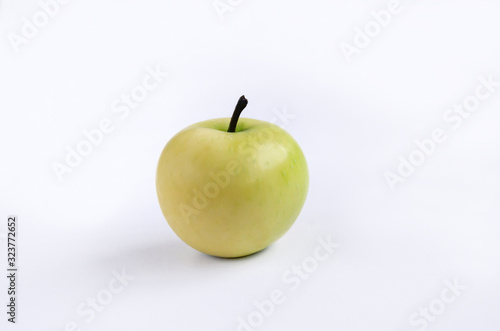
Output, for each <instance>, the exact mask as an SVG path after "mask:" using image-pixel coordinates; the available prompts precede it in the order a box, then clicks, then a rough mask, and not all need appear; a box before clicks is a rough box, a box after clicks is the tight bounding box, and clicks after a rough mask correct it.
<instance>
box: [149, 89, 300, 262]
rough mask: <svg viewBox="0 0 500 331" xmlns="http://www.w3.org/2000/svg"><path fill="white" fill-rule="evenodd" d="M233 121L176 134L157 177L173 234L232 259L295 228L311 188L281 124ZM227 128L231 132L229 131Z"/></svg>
mask: <svg viewBox="0 0 500 331" xmlns="http://www.w3.org/2000/svg"><path fill="white" fill-rule="evenodd" d="M247 103H248V101H247V100H246V98H245V97H244V96H242V97H241V98H240V100H239V101H238V104H237V105H236V108H235V110H234V113H233V117H232V118H231V119H229V118H219V119H213V120H207V121H204V122H199V123H196V124H193V125H191V126H188V127H187V128H185V129H184V130H182V131H180V132H179V133H177V134H176V135H175V136H174V137H173V138H172V139H171V140H170V141H169V142H168V143H167V145H166V146H165V148H164V149H163V151H162V153H161V156H160V159H159V161H158V168H157V172H156V191H157V194H158V200H159V203H160V207H161V210H162V212H163V215H164V216H165V218H166V220H167V222H168V224H169V225H170V226H171V228H172V229H173V230H174V232H175V233H176V234H177V235H178V236H179V237H180V238H181V239H182V240H183V241H184V242H185V243H187V244H188V245H190V246H191V247H193V248H195V249H197V250H198V251H200V252H203V253H206V254H209V255H214V256H219V257H226V258H234V257H241V256H246V255H250V254H253V253H256V252H258V251H260V250H262V249H264V248H266V247H268V246H269V245H271V244H272V243H273V242H275V241H276V240H278V239H279V238H280V237H281V236H283V235H284V234H285V232H287V231H288V229H290V227H291V226H292V225H293V223H294V222H295V220H296V219H297V217H298V216H299V213H300V211H301V209H302V206H303V205H304V202H305V200H306V196H307V190H308V187H309V173H308V168H307V163H306V159H305V157H304V154H303V152H302V150H301V149H300V147H299V145H298V144H297V142H296V141H295V140H294V139H293V138H292V136H291V135H290V134H288V133H287V132H286V131H285V130H283V129H282V128H280V127H279V126H277V125H275V124H271V123H269V122H264V121H260V120H256V119H250V118H241V119H240V118H239V116H240V114H241V111H242V110H243V109H244V108H245V107H246V105H247ZM228 123H229V126H228Z"/></svg>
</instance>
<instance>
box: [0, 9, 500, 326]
mask: <svg viewBox="0 0 500 331" xmlns="http://www.w3.org/2000/svg"><path fill="white" fill-rule="evenodd" d="M233 3H237V1H233ZM387 4H388V2H385V1H372V2H370V3H363V2H360V1H352V2H349V3H347V1H329V2H327V1H309V2H304V1H291V0H287V1H284V0H282V1H262V0H256V1H241V3H240V4H239V5H237V6H236V8H235V9H234V10H233V11H232V12H228V13H227V14H226V15H225V19H224V20H221V19H220V18H219V17H218V16H217V13H216V11H215V10H214V8H213V6H212V2H211V1H210V0H207V1H175V2H174V1H166V2H161V1H104V2H103V1H76V0H75V1H70V2H69V3H68V4H66V5H64V6H63V7H62V8H60V11H59V12H58V13H57V15H56V16H55V17H54V18H51V19H50V22H49V24H48V25H47V26H46V27H44V28H43V29H40V31H39V33H38V35H36V36H35V37H34V38H33V39H32V40H30V41H29V43H28V44H27V45H23V46H22V47H21V51H20V52H19V53H15V52H14V50H13V47H12V46H11V44H10V43H9V41H8V39H7V35H8V33H9V32H16V33H19V31H20V29H21V26H22V24H23V21H22V17H28V18H29V17H31V16H32V15H33V14H34V13H36V12H37V11H39V6H38V4H37V2H36V1H31V0H30V1H28V0H23V1H19V3H17V2H14V1H6V0H4V2H3V10H2V18H1V28H0V36H1V39H0V40H1V41H0V57H1V61H0V84H1V85H0V112H1V113H0V123H1V130H0V152H1V159H0V183H1V186H0V187H1V189H0V201H1V204H0V217H1V218H2V219H3V220H5V221H2V224H5V222H6V219H7V216H8V215H11V214H14V215H17V216H18V217H19V222H20V242H19V246H20V260H19V265H20V276H19V284H18V286H19V291H20V294H19V297H18V300H19V305H20V306H19V316H18V323H17V324H16V325H11V324H10V323H7V322H6V314H5V313H4V309H5V308H2V311H1V314H0V316H2V317H1V321H0V325H1V329H2V330H47V331H49V330H50V331H56V330H65V327H66V325H67V324H68V323H70V322H72V321H74V322H76V323H77V324H78V325H79V326H80V327H81V329H82V330H97V331H100V330H236V329H237V328H238V318H239V317H241V318H245V319H246V318H247V317H248V315H249V314H251V313H252V312H253V311H254V310H255V307H254V306H253V302H254V301H259V302H260V301H262V300H264V299H268V298H269V297H270V295H271V293H272V292H273V291H274V290H275V289H281V290H282V291H283V293H284V294H285V296H286V299H285V302H284V303H283V304H281V305H279V306H277V307H276V309H275V311H274V312H273V313H272V314H271V315H270V316H269V317H265V318H264V321H263V324H262V325H261V326H259V327H258V328H255V329H256V330H346V331H358V330H381V331H382V330H384V331H387V330H394V331H396V330H398V331H400V330H418V329H419V327H418V326H412V325H410V324H409V319H410V317H411V316H412V314H414V313H416V312H418V310H419V307H427V306H428V305H429V304H430V303H431V302H433V300H437V299H439V298H440V296H441V292H442V290H443V289H445V288H446V285H445V280H446V279H449V280H450V281H453V280H455V279H456V280H457V281H458V282H459V284H462V285H464V286H466V289H465V290H463V291H462V292H461V295H460V296H459V297H457V298H456V300H455V301H454V302H452V303H449V304H447V305H446V306H445V310H444V312H442V313H441V314H438V315H439V316H437V317H436V318H435V321H433V322H432V323H429V324H428V327H427V329H428V330H484V331H497V330H499V329H500V320H499V318H498V311H499V309H500V285H499V282H498V279H499V278H500V242H499V238H500V218H499V215H500V207H499V204H498V199H499V198H500V189H499V187H500V174H499V169H500V156H499V145H500V131H499V130H498V128H499V124H500V112H499V111H498V109H499V107H500V88H498V90H497V91H496V92H495V93H494V94H493V95H492V96H491V97H490V98H489V99H488V100H486V101H483V102H481V104H480V106H479V108H478V109H477V111H475V112H474V113H473V114H472V116H471V117H470V118H468V119H466V120H464V122H463V124H462V126H461V127H460V128H459V129H457V130H455V129H453V128H452V127H451V126H450V124H449V123H446V122H444V120H443V118H442V116H443V113H445V111H446V110H447V109H449V108H450V107H452V106H453V105H454V104H456V103H460V102H462V101H463V100H464V99H465V98H466V97H467V96H469V95H472V94H473V93H474V89H475V88H476V86H477V85H478V84H479V81H478V77H479V76H481V75H482V76H484V77H487V76H488V75H490V74H492V75H493V78H494V79H495V80H496V81H500V64H499V62H498V59H499V58H500V43H499V39H498V31H500V21H499V20H498V12H499V10H500V4H498V3H496V2H493V1H471V0H469V1H465V0H464V1H451V0H448V1H440V2H439V3H436V2H435V1H429V0H427V1H404V2H402V5H401V6H402V11H401V13H400V14H397V15H395V16H394V17H393V19H392V21H391V22H390V24H389V25H388V26H387V27H385V28H384V29H383V30H382V31H381V32H380V34H379V35H378V36H376V37H375V38H373V40H372V42H371V44H370V45H369V46H368V47H366V48H364V49H362V50H361V52H360V54H358V55H355V56H353V58H352V62H351V63H350V64H348V63H347V61H346V59H345V57H344V56H343V54H342V51H341V50H340V44H341V43H343V42H347V43H352V42H353V38H354V34H355V28H356V26H358V27H364V25H365V24H366V23H368V22H370V21H371V20H372V18H371V16H370V12H371V11H372V10H379V9H383V8H387ZM156 65H160V66H161V68H162V69H163V70H165V71H167V72H168V73H169V75H168V77H167V78H166V79H165V80H164V81H163V82H162V84H161V85H160V86H159V87H158V88H157V89H155V90H154V91H152V92H151V93H150V94H149V95H148V96H147V98H146V99H145V101H144V102H142V103H141V104H140V106H139V107H137V109H135V110H133V111H132V112H131V113H130V116H128V117H127V118H125V119H120V118H119V116H118V114H116V113H113V112H112V111H111V108H112V104H113V102H114V100H116V99H117V98H119V97H120V95H121V94H122V93H129V92H130V91H131V89H132V88H134V86H136V85H137V84H140V83H141V82H142V79H143V77H144V76H145V75H146V74H147V72H146V67H148V66H149V67H152V68H154V67H155V66H156ZM241 94H245V95H246V96H247V98H248V99H249V101H250V104H249V107H248V108H247V109H246V110H245V115H244V116H246V117H253V118H258V119H262V120H269V121H270V120H272V118H273V117H274V116H275V112H276V111H277V110H278V111H283V110H284V109H286V111H287V112H288V113H291V114H293V115H295V118H293V119H291V120H290V122H289V123H288V124H286V125H285V128H286V129H287V130H288V131H289V132H290V133H291V134H292V135H293V136H294V137H295V138H296V140H297V141H298V142H299V143H300V145H301V146H302V148H303V150H304V152H305V154H306V157H307V159H308V163H309V167H310V179H311V184H310V191H309V195H308V199H307V201H306V205H305V207H304V209H303V211H302V214H301V215H300V217H299V219H298V220H297V222H296V224H295V225H294V226H293V227H292V229H291V230H290V231H289V233H288V234H286V235H285V236H284V237H283V238H282V239H281V240H279V241H278V242H277V243H276V244H274V245H273V246H271V247H270V248H269V249H267V250H265V251H263V252H262V253H260V254H257V255H254V256H251V257H248V258H244V259H238V260H223V259H217V258H212V257H209V256H205V255H203V254H201V253H198V252H197V251H195V250H193V249H191V248H190V247H188V246H187V245H185V244H184V243H183V242H181V241H180V239H178V238H177V237H176V236H175V234H174V233H173V231H172V230H171V229H170V228H169V226H168V224H167V223H166V221H165V220H164V219H163V216H162V214H161V211H160V209H159V206H158V203H157V200H156V193H155V186H154V176H155V167H156V162H157V160H158V157H159V154H160V152H161V150H162V148H163V146H164V145H165V143H166V142H167V141H168V140H169V139H170V138H171V137H172V136H173V135H174V134H175V133H176V132H177V131H179V130H180V129H182V128H184V127H185V126H187V125H189V124H192V123H194V122H198V121H202V120H205V119H209V118H216V117H226V116H230V114H231V112H232V110H233V108H234V104H235V102H236V101H237V99H238V97H239V96H240V95H241ZM108 117H109V118H111V119H112V120H113V123H114V124H115V131H114V132H112V133H110V134H109V135H106V136H105V138H104V140H103V142H102V143H101V144H100V145H99V146H98V147H96V148H95V149H94V151H93V152H92V154H91V155H89V156H88V157H86V158H85V159H84V160H83V162H82V163H81V165H80V166H78V167H76V168H75V170H74V171H73V172H72V173H71V174H67V175H66V176H65V177H64V180H63V181H62V182H59V181H58V180H57V177H56V176H55V174H54V172H53V170H52V164H53V162H63V160H64V157H65V155H66V151H65V148H66V147H67V146H73V147H74V146H75V145H76V144H77V143H78V142H79V141H81V140H82V139H83V135H82V131H83V130H89V129H93V128H95V127H97V125H98V123H99V122H100V121H101V120H102V119H103V118H108ZM434 128H442V129H443V130H444V131H445V132H446V133H447V135H448V139H447V140H446V141H445V142H444V143H442V144H440V145H438V146H437V149H436V151H435V152H434V154H432V155H431V156H429V157H428V158H427V159H426V161H425V163H424V164H423V165H421V166H420V167H418V168H417V170H416V171H415V173H414V174H412V175H411V176H410V177H408V179H407V180H406V181H405V182H404V183H400V184H398V185H397V186H396V190H395V191H394V192H392V191H391V190H390V189H389V186H388V185H387V183H386V181H385V179H384V173H385V172H386V171H393V172H394V171H396V169H397V167H398V164H399V161H398V156H399V155H403V156H405V157H408V155H409V154H410V153H411V152H412V151H413V150H414V149H415V146H416V145H415V143H414V140H415V139H424V138H428V137H430V136H431V132H432V130H433V129H434ZM5 232H6V226H5V225H2V226H1V227H0V233H5ZM327 236H331V238H332V239H333V240H334V241H335V242H337V243H339V244H340V245H341V246H340V247H339V248H337V249H336V250H335V251H334V253H333V254H331V255H330V256H329V258H328V259H327V260H326V261H324V262H321V263H320V264H319V266H318V268H317V270H316V271H315V272H313V273H311V274H310V277H309V278H308V279H307V280H305V281H303V282H301V284H300V286H299V287H298V288H297V289H296V290H295V291H293V290H292V289H291V287H292V286H291V284H287V283H285V282H283V280H282V275H283V274H284V273H286V272H287V270H289V269H290V268H291V267H292V265H294V264H301V263H302V261H303V260H304V259H306V258H308V257H312V256H314V255H313V251H314V249H315V247H317V245H318V244H317V240H318V239H319V238H326V237H327ZM2 252H3V253H1V256H2V257H1V261H2V262H1V265H2V270H5V260H6V259H5V253H4V252H5V241H3V243H2ZM122 269H125V270H126V273H127V274H129V275H131V276H133V277H134V280H132V281H130V283H129V285H128V286H127V287H126V288H125V289H123V291H122V292H121V293H118V294H116V295H115V296H114V298H113V299H112V302H111V303H110V304H109V305H107V306H105V308H104V310H103V311H102V312H99V313H97V315H96V317H95V319H94V320H93V321H91V322H90V323H87V322H86V321H85V318H84V317H82V316H80V315H79V314H78V313H77V311H76V310H77V307H78V306H79V305H80V304H81V303H83V302H85V300H87V298H88V297H95V296H96V295H97V294H98V293H99V292H101V291H102V290H103V289H106V288H107V287H108V283H109V282H110V280H111V279H112V278H113V274H112V271H113V270H116V271H121V270H122ZM2 274H3V271H2ZM1 279H2V281H0V286H1V287H0V302H6V300H7V295H6V286H7V283H6V278H5V277H1ZM434 304H435V305H437V306H435V307H434V309H436V307H437V308H440V307H439V303H436V301H434ZM240 329H241V330H244V328H240ZM422 329H423V328H422Z"/></svg>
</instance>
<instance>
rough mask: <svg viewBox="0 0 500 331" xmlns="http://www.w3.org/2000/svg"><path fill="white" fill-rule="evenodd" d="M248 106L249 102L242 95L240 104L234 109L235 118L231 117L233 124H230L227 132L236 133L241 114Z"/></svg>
mask: <svg viewBox="0 0 500 331" xmlns="http://www.w3.org/2000/svg"><path fill="white" fill-rule="evenodd" d="M247 105H248V100H247V99H246V98H245V96H244V95H242V96H241V97H240V99H239V100H238V103H237V104H236V108H234V112H233V117H231V123H229V128H228V129H227V132H235V130H236V124H238V119H239V118H240V114H241V112H242V111H243V109H245V107H246V106H247Z"/></svg>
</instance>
